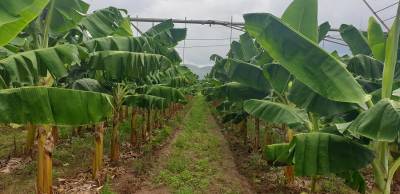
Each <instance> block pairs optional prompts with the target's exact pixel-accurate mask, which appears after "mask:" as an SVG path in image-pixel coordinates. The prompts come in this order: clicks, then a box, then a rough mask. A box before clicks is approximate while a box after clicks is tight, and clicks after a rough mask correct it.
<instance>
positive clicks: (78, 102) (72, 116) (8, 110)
mask: <svg viewBox="0 0 400 194" xmlns="http://www.w3.org/2000/svg"><path fill="white" fill-rule="evenodd" d="M65 99H68V100H67V101H66V100H65ZM0 102H1V103H0V104H1V106H0V110H1V111H0V112H1V113H0V115H1V117H0V118H1V119H0V122H1V123H16V124H27V123H30V124H32V125H34V126H36V128H37V129H38V139H37V140H38V160H37V165H38V168H37V192H38V193H52V153H53V152H54V142H53V136H52V134H51V126H79V125H87V124H101V122H103V121H105V120H106V119H107V117H109V116H110V115H111V111H112V108H113V107H112V104H111V97H110V96H108V95H105V94H101V93H94V92H84V91H77V90H69V89H60V88H48V87H22V88H15V89H4V90H0ZM99 132H101V130H100V131H99ZM99 138H102V136H100V137H99ZM96 142H97V141H96ZM101 155H102V153H101V152H96V155H95V157H96V161H99V160H102V156H101ZM97 164H98V165H101V162H100V163H99V162H97ZM96 168H97V169H98V168H100V166H97V167H96Z"/></svg>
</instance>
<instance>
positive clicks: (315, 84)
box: [244, 13, 368, 103]
mask: <svg viewBox="0 0 400 194" xmlns="http://www.w3.org/2000/svg"><path fill="white" fill-rule="evenodd" d="M244 19H245V26H246V30H247V31H248V32H249V34H250V35H251V36H253V37H255V38H256V40H257V42H258V43H260V44H261V46H262V47H263V48H264V49H265V50H266V51H267V52H268V53H269V54H270V55H271V56H272V58H274V59H275V60H277V61H278V63H279V64H281V65H282V66H283V67H285V68H286V69H287V70H288V71H289V72H290V73H291V74H292V75H294V76H295V77H296V79H298V80H299V81H301V82H302V83H304V84H305V85H307V86H308V87H310V88H311V89H312V90H313V91H315V92H317V93H318V94H320V95H322V96H324V97H326V98H328V99H330V100H334V101H340V102H352V103H364V102H365V101H367V100H368V96H367V95H366V94H365V92H364V91H363V90H362V88H361V86H360V85H359V84H358V83H357V82H356V80H355V79H354V78H353V76H352V75H351V73H350V72H348V71H347V70H346V68H345V65H344V64H343V63H342V62H341V61H339V60H338V59H336V58H335V57H333V56H331V55H330V54H328V53H327V52H326V51H324V50H323V49H321V48H320V47H319V46H318V45H316V44H315V43H314V42H312V41H311V40H309V39H308V38H306V37H304V36H303V35H301V34H299V33H297V32H296V31H294V30H293V29H292V28H290V27H289V26H287V25H286V24H284V23H282V22H281V21H280V20H279V19H278V18H276V17H275V16H273V15H271V14H266V13H265V14H264V13H255V14H246V15H244Z"/></svg>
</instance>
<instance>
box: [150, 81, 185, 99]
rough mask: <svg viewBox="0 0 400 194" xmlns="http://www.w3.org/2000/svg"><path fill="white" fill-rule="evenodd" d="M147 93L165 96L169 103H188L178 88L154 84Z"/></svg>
mask: <svg viewBox="0 0 400 194" xmlns="http://www.w3.org/2000/svg"><path fill="white" fill-rule="evenodd" d="M146 94H147V95H152V96H158V97H161V98H164V99H166V101H167V103H171V102H174V103H186V98H185V96H184V95H183V93H182V92H181V91H180V90H179V89H176V88H171V87H167V86H161V85H154V86H151V87H150V88H149V90H148V91H147V92H146Z"/></svg>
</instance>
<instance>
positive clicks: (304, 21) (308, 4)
mask: <svg viewBox="0 0 400 194" xmlns="http://www.w3.org/2000/svg"><path fill="white" fill-rule="evenodd" d="M317 16H318V0H294V1H293V2H292V3H291V4H290V5H289V7H288V8H287V9H286V10H285V12H284V13H283V15H282V17H281V18H282V21H283V22H285V23H286V24H288V25H289V26H291V27H292V29H295V30H296V31H298V32H300V33H301V34H303V35H304V36H305V37H307V38H308V39H310V40H311V41H312V42H318V17H317Z"/></svg>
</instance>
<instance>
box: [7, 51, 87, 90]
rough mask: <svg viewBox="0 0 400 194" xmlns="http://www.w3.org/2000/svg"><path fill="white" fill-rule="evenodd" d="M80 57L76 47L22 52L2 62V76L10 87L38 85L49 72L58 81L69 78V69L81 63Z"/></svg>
mask: <svg viewBox="0 0 400 194" xmlns="http://www.w3.org/2000/svg"><path fill="white" fill-rule="evenodd" d="M79 56H80V53H79V49H78V48H77V47H76V46H74V45H59V46H56V47H51V48H45V49H38V50H33V51H27V52H22V53H18V54H15V55H11V56H9V57H7V58H5V59H2V60H0V75H1V77H3V79H4V81H5V83H6V85H7V86H8V87H11V86H16V87H17V86H26V85H36V84H37V83H38V82H39V78H40V77H44V76H46V75H47V71H48V72H50V73H51V74H52V75H53V77H54V78H56V79H60V78H63V77H65V76H67V75H68V67H69V66H71V65H75V64H79V63H80V58H79Z"/></svg>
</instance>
